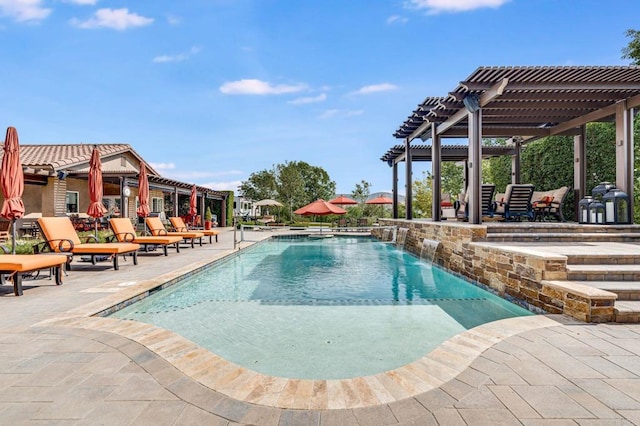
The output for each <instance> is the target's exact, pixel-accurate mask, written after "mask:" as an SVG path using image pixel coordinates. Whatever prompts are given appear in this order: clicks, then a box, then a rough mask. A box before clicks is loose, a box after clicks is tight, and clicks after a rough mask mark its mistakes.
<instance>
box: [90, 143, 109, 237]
mask: <svg viewBox="0 0 640 426" xmlns="http://www.w3.org/2000/svg"><path fill="white" fill-rule="evenodd" d="M89 199H90V200H91V202H90V203H89V208H88V209H87V214H88V215H89V216H91V217H92V218H94V219H95V227H96V237H97V236H98V218H100V217H103V216H104V215H105V213H106V212H107V209H106V208H105V206H104V205H103V204H102V163H101V162H100V151H99V150H98V147H97V146H94V147H93V152H92V153H91V161H90V162H89Z"/></svg>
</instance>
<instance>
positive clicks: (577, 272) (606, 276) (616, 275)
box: [567, 264, 640, 282]
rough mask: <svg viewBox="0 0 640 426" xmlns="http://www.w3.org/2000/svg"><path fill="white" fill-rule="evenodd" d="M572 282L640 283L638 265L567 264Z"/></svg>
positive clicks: (569, 278)
mask: <svg viewBox="0 0 640 426" xmlns="http://www.w3.org/2000/svg"><path fill="white" fill-rule="evenodd" d="M567 279H568V280H572V281H608V282H611V281H640V264H590V265H588V264H580V265H574V264H568V265H567Z"/></svg>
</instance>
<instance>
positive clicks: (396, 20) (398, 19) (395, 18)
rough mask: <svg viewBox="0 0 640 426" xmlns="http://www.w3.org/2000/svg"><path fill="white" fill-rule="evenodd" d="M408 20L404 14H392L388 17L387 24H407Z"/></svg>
mask: <svg viewBox="0 0 640 426" xmlns="http://www.w3.org/2000/svg"><path fill="white" fill-rule="evenodd" d="M407 22H409V19H408V18H405V17H404V16H400V15H391V16H389V17H388V18H387V25H391V24H406V23H407Z"/></svg>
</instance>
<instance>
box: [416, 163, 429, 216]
mask: <svg viewBox="0 0 640 426" xmlns="http://www.w3.org/2000/svg"><path fill="white" fill-rule="evenodd" d="M422 176H423V178H422V179H418V180H416V181H415V182H413V215H414V217H416V218H421V217H431V206H432V205H433V176H432V175H431V173H429V172H422Z"/></svg>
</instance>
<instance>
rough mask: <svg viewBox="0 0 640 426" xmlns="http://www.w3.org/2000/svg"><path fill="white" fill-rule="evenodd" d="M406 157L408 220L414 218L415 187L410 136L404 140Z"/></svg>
mask: <svg viewBox="0 0 640 426" xmlns="http://www.w3.org/2000/svg"><path fill="white" fill-rule="evenodd" d="M404 158H405V160H404V161H405V164H406V189H407V191H406V194H405V197H404V200H405V208H406V210H407V211H406V212H405V219H407V220H411V219H413V189H412V187H411V175H412V172H411V162H412V161H413V160H412V159H411V141H410V140H409V138H407V139H405V141H404Z"/></svg>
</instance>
